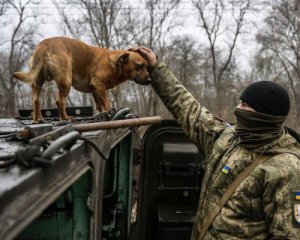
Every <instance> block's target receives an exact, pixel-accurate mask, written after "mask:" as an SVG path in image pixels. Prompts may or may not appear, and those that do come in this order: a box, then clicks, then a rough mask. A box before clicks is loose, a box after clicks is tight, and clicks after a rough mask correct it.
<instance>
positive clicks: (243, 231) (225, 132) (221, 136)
mask: <svg viewBox="0 0 300 240" xmlns="http://www.w3.org/2000/svg"><path fill="white" fill-rule="evenodd" d="M151 76H152V79H153V82H152V86H153V88H154V90H155V91H156V92H157V94H158V95H159V96H160V98H161V99H162V101H163V102H164V103H165V105H166V106H167V108H168V109H169V110H170V111H171V113H172V114H173V116H174V117H175V119H176V120H177V122H178V123H179V124H180V125H181V126H182V127H183V129H184V131H185V133H186V134H187V135H188V137H189V138H190V139H191V140H192V141H193V142H194V143H195V144H196V145H197V146H198V147H199V148H200V149H202V151H203V152H204V153H205V155H206V159H207V162H206V172H205V176H204V179H203V182H202V187H201V194H200V202H199V206H198V211H197V216H196V221H195V224H194V228H193V233H192V239H198V237H199V232H201V228H202V225H203V223H204V222H205V220H206V217H207V216H208V214H209V213H210V212H211V210H212V209H213V208H214V207H215V206H216V204H217V202H218V201H219V200H220V198H221V197H222V195H223V194H224V192H225V191H226V190H227V188H228V187H229V186H230V184H231V183H232V182H233V180H234V179H235V177H236V176H237V174H238V173H240V172H241V171H243V170H244V168H245V167H246V166H248V165H249V164H250V163H251V162H252V161H253V159H255V158H257V157H258V156H260V155H261V154H262V153H266V154H272V156H271V157H270V158H269V159H268V160H267V161H266V162H264V163H263V164H260V165H259V166H257V167H256V169H255V170H254V171H253V172H252V173H251V174H250V175H249V176H248V177H247V178H246V179H245V180H244V181H243V182H242V183H241V184H240V185H239V187H238V188H237V190H236V191H235V193H234V194H233V195H232V196H231V198H230V199H229V201H228V202H227V203H226V205H225V206H224V207H223V208H222V210H221V211H220V213H219V214H218V215H217V217H216V218H215V220H214V222H213V223H212V225H211V226H210V228H209V230H208V232H207V233H206V235H205V237H204V239H270V238H272V239H300V228H299V227H300V161H299V158H300V146H299V144H298V142H297V141H296V140H295V139H294V138H293V137H292V136H290V135H289V134H288V133H286V132H284V133H283V135H282V136H281V137H280V138H279V139H277V140H275V141H274V142H272V143H270V144H268V145H265V146H263V147H261V148H259V149H256V150H255V151H248V150H247V149H245V148H243V147H242V146H240V145H239V144H238V139H237V137H236V135H235V130H234V127H232V126H230V125H228V124H227V123H226V122H224V121H222V120H221V119H219V118H217V117H215V116H214V115H212V114H211V113H210V112H209V111H208V110H207V109H205V108H204V107H203V106H201V104H200V103H199V102H198V101H197V100H195V98H194V97H193V96H192V95H191V94H190V93H189V92H188V91H187V90H186V89H185V88H184V87H183V86H182V85H181V84H180V82H179V81H178V80H177V79H176V78H175V77H174V75H173V73H172V72H171V71H170V70H169V68H168V67H167V66H166V65H165V64H164V63H162V62H161V63H159V64H157V66H155V67H154V69H153V71H152V73H151ZM225 166H226V167H225ZM224 167H225V168H224ZM224 170H225V171H224Z"/></svg>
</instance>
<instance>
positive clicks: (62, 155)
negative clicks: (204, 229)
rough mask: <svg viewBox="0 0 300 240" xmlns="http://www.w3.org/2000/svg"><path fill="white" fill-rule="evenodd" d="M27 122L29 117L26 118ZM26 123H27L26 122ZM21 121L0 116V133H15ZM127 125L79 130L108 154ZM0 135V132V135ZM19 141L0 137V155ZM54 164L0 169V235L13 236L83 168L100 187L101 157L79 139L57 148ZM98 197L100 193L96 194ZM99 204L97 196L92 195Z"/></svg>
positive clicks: (11, 151)
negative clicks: (66, 146) (96, 129)
mask: <svg viewBox="0 0 300 240" xmlns="http://www.w3.org/2000/svg"><path fill="white" fill-rule="evenodd" d="M29 123H30V121H29ZM26 124H27V123H26ZM26 124H22V123H20V122H19V121H17V120H14V119H6V120H0V134H1V135H3V133H5V134H6V133H15V132H17V131H20V130H21V129H23V128H24V127H25V126H26ZM130 132H131V131H130V129H128V128H122V129H112V130H106V131H93V132H88V133H83V135H84V136H85V137H88V138H89V139H91V140H92V141H94V142H95V143H96V144H97V145H98V147H99V148H100V149H101V151H102V152H103V153H104V155H106V156H107V157H108V156H109V153H110V150H111V148H113V146H115V145H116V144H117V143H118V142H119V141H120V140H121V139H122V138H123V137H124V136H126V135H128V134H129V133H130ZM1 135H0V136H1ZM27 144H28V143H25V142H22V141H7V140H5V139H3V138H0V157H1V156H2V157H4V156H11V155H13V154H14V153H15V152H16V151H17V149H18V147H20V146H23V147H24V146H26V145H27ZM53 162H54V165H53V166H51V167H48V168H39V167H36V168H29V169H28V168H22V167H20V166H18V165H14V166H11V167H9V168H5V169H0V222H1V225H2V227H1V230H0V239H2V240H6V239H14V238H15V237H16V236H17V235H18V234H19V233H20V232H21V231H22V230H23V229H24V228H25V227H26V226H27V225H28V224H29V223H30V222H31V221H32V220H33V219H35V218H36V217H37V216H39V215H40V214H41V212H42V211H43V210H44V209H45V208H46V207H47V206H48V205H49V204H50V203H52V202H53V201H54V200H55V199H56V198H57V197H58V196H59V195H60V194H61V193H62V192H64V191H65V190H66V189H67V188H68V187H69V186H70V185H71V184H72V182H74V181H75V180H76V179H77V178H79V177H80V176H81V175H82V174H83V173H84V172H86V171H92V172H93V173H94V178H95V183H96V185H95V186H94V188H95V189H101V184H102V183H101V181H102V175H103V171H104V166H105V161H104V160H103V159H101V158H100V157H99V155H98V154H97V153H96V152H95V151H94V150H93V149H92V148H91V147H90V146H88V145H86V144H85V143H84V142H83V141H77V143H76V144H75V145H73V147H72V148H71V149H70V150H68V151H64V152H59V153H57V154H56V155H55V157H54V159H53ZM98 198H101V196H98ZM95 202H96V204H97V206H98V205H99V206H98V207H97V206H96V207H95V209H96V210H97V208H100V206H101V201H100V199H95ZM100 215H101V212H100V210H99V211H97V212H96V213H95V216H94V218H95V219H94V224H95V226H97V225H99V221H101V218H100ZM91 234H92V236H93V237H92V239H96V238H97V236H99V229H96V227H95V228H94V232H93V233H91Z"/></svg>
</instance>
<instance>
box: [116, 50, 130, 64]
mask: <svg viewBox="0 0 300 240" xmlns="http://www.w3.org/2000/svg"><path fill="white" fill-rule="evenodd" d="M118 62H119V63H121V64H126V63H128V62H129V53H124V54H122V55H121V56H120V57H119V59H118Z"/></svg>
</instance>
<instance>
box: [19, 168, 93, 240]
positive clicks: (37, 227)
mask: <svg viewBox="0 0 300 240" xmlns="http://www.w3.org/2000/svg"><path fill="white" fill-rule="evenodd" d="M90 189H91V176H90V174H89V173H86V174H84V175H83V176H81V177H80V178H79V179H78V180H77V181H76V182H75V183H74V184H73V185H72V186H71V187H70V188H69V189H68V190H66V191H65V192H64V193H63V194H61V195H60V196H59V198H58V199H57V200H56V201H55V202H54V203H53V204H52V205H51V206H49V207H48V208H47V209H46V210H45V211H44V212H43V213H42V214H41V215H40V216H39V217H38V218H37V219H36V220H35V221H34V222H33V223H32V224H31V225H30V226H29V227H27V228H26V229H25V230H24V231H23V233H21V234H20V235H19V236H18V237H17V239H19V240H29V239H30V240H31V239H35V240H86V239H89V221H90V211H89V209H88V206H87V199H88V196H89V192H90Z"/></svg>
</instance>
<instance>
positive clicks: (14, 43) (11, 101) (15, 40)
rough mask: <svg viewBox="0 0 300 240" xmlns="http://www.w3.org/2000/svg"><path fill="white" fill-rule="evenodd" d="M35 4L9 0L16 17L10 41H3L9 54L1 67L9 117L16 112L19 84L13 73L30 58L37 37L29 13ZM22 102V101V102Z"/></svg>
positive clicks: (29, 0) (4, 108)
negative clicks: (31, 5) (17, 87)
mask: <svg viewBox="0 0 300 240" xmlns="http://www.w3.org/2000/svg"><path fill="white" fill-rule="evenodd" d="M32 3H34V2H33V0H27V1H22V0H8V1H7V8H9V9H10V11H12V12H13V14H14V15H15V16H16V18H15V19H14V20H15V21H16V22H13V23H12V25H13V28H12V33H11V35H10V38H9V39H6V40H4V41H3V44H2V45H3V46H5V47H6V48H7V49H8V52H5V53H3V56H4V57H5V58H4V59H1V60H2V61H3V62H2V64H1V67H0V72H1V73H2V78H3V79H2V81H1V83H0V84H1V86H2V89H4V91H5V95H6V96H8V97H6V98H5V100H4V101H3V111H4V112H5V113H6V114H7V115H8V116H13V115H14V114H15V112H16V102H17V100H18V99H16V94H15V91H16V86H17V82H16V81H15V80H14V79H13V77H12V73H13V72H14V71H17V70H20V69H21V68H22V67H23V66H24V65H25V63H26V62H27V60H28V58H29V54H30V53H31V50H32V48H33V37H34V35H35V30H36V25H35V24H33V23H31V24H30V25H26V23H29V22H30V19H32V18H33V17H34V16H33V15H32V14H31V13H30V12H29V11H28V6H29V4H32ZM20 101H21V100H20Z"/></svg>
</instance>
